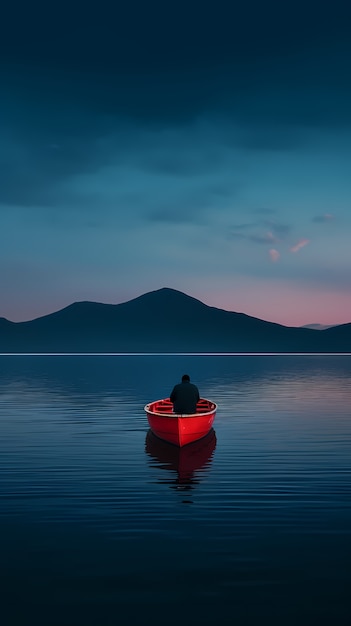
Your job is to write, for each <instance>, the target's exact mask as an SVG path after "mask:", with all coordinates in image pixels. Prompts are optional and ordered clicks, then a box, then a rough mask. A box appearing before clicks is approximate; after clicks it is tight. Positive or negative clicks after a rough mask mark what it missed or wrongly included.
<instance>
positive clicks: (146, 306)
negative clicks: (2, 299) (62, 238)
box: [0, 288, 351, 353]
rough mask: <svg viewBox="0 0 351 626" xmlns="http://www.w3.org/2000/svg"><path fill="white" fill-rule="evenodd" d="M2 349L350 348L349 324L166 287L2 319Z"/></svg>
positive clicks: (350, 330)
mask: <svg viewBox="0 0 351 626" xmlns="http://www.w3.org/2000/svg"><path fill="white" fill-rule="evenodd" d="M0 352H2V353H8V352H14V353H18V352H34V353H37V352H351V324H343V325H341V326H337V327H333V328H328V329H327V330H323V331H320V332H316V331H315V330H312V329H308V328H290V327H287V326H282V325H280V324H274V323H272V322H266V321H263V320H260V319H257V318H255V317H250V316H249V315H245V314H244V313H235V312H230V311H224V310H222V309H218V308H216V307H211V306H207V305H206V304H204V303H203V302H200V301H199V300H197V299H195V298H193V297H191V296H189V295H186V294H184V293H182V292H180V291H176V290H174V289H168V288H163V289H159V290H157V291H152V292H149V293H145V294H144V295H142V296H139V297H138V298H134V299H133V300H130V301H128V302H124V303H122V304H100V303H97V302H76V303H74V304H71V305H70V306H68V307H66V308H64V309H61V310H60V311H56V312H55V313H52V314H50V315H45V316H43V317H39V318H37V319H34V320H31V321H28V322H17V323H15V322H10V321H9V320H6V319H4V318H0Z"/></svg>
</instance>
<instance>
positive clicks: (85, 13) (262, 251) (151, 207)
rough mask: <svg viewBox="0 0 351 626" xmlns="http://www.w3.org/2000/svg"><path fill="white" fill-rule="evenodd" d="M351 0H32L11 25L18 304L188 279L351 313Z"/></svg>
mask: <svg viewBox="0 0 351 626" xmlns="http://www.w3.org/2000/svg"><path fill="white" fill-rule="evenodd" d="M350 18H351V7H349V5H348V3H347V2H346V1H344V2H338V1H336V2H333V3H331V2H327V3H326V2H318V3H317V2H309V1H308V0H307V1H306V2H303V3H302V2H291V3H290V2H285V3H282V2H272V1H268V2H257V1H255V2H250V3H249V2H248V3H245V4H244V3H243V4H239V3H235V2H220V1H219V2H211V3H206V2H191V0H190V1H188V2H176V3H173V4H171V3H165V2H134V3H133V2H130V3H128V4H125V5H122V4H119V3H115V2H114V3H113V2H111V3H107V2H104V1H102V2H99V3H94V4H90V5H89V6H87V4H86V3H83V2H74V1H72V2H70V3H65V2H60V3H47V2H45V3H44V2H40V3H38V2H33V3H27V2H26V3H24V2H22V3H21V2H20V3H17V4H16V6H15V5H13V6H12V5H8V6H7V7H5V10H4V11H3V20H4V24H5V31H4V33H3V35H2V38H1V41H0V50H1V59H2V63H1V70H0V72H1V76H0V78H1V99H0V115H1V117H0V132H1V145H0V243H1V246H0V259H1V274H0V293H1V303H0V316H4V317H7V318H9V319H12V320H23V319H29V318H32V317H36V316H38V315H42V314H44V313H48V312H51V311H53V310H55V309H58V308H61V307H63V306H65V305H67V304H69V303H71V302H72V301H75V300H87V299H89V300H98V301H103V302H114V303H117V302H121V301H124V300H127V299H130V298H132V297H134V296H137V295H139V294H140V293H143V292H145V291H149V290H151V289H157V288H159V287H163V286H168V287H174V288H177V289H180V290H182V291H185V292H186V293H189V294H191V295H194V296H195V297H198V298H200V299H201V300H203V301H204V302H206V303H208V304H212V305H215V306H219V307H223V308H228V309H230V310H235V311H243V312H246V313H248V314H250V315H254V316H256V317H261V318H264V319H268V320H271V321H278V322H281V323H286V324H291V325H297V324H304V323H309V322H320V323H341V322H347V321H351V291H350V287H351V284H350V283H351V279H350V270H349V268H350V264H351V251H350V250H351V247H350V244H349V238H350V237H349V235H350V228H351V213H350V196H351V182H350V181H351V177H350V171H351V141H350V140H351V85H350V78H349V77H350V65H351V63H350V62H351V43H350V36H349V34H350V33H349V31H350V23H351V20H350Z"/></svg>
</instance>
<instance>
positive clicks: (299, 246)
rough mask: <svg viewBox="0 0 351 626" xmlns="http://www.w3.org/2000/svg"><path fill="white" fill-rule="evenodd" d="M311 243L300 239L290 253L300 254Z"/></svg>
mask: <svg viewBox="0 0 351 626" xmlns="http://www.w3.org/2000/svg"><path fill="white" fill-rule="evenodd" d="M308 243H310V240H309V239H300V240H299V241H298V242H297V243H296V244H295V245H294V246H292V248H290V252H298V251H299V250H300V249H301V248H303V247H304V246H307V244H308Z"/></svg>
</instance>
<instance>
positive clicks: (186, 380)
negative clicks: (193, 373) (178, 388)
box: [182, 374, 190, 383]
mask: <svg viewBox="0 0 351 626" xmlns="http://www.w3.org/2000/svg"><path fill="white" fill-rule="evenodd" d="M182 383H190V376H189V374H183V376H182Z"/></svg>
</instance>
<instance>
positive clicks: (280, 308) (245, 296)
mask: <svg viewBox="0 0 351 626" xmlns="http://www.w3.org/2000/svg"><path fill="white" fill-rule="evenodd" d="M195 297H198V298H199V299H200V300H202V301H203V302H205V304H209V305H210V306H216V307H218V308H223V309H225V310H228V311H235V312H237V313H245V314H246V315H250V316H252V317H257V318H259V319H262V320H266V321H268V322H275V323H278V324H283V325H284V326H304V325H305V324H315V323H316V324H325V325H333V324H335V325H336V324H347V323H350V322H351V293H350V294H346V293H344V292H335V291H333V292H332V291H330V292H321V291H317V290H315V291H313V290H311V289H309V288H301V287H292V286H289V287H287V286H284V285H283V284H282V285H279V286H275V287H271V288H269V287H267V286H266V285H265V286H263V285H259V284H257V285H256V286H255V287H252V286H251V287H250V289H245V288H240V289H237V290H233V291H232V292H231V293H228V292H220V291H219V290H218V291H216V293H215V294H213V295H211V294H210V293H207V294H206V295H204V296H203V297H201V296H200V294H199V293H198V295H197V296H195Z"/></svg>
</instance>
